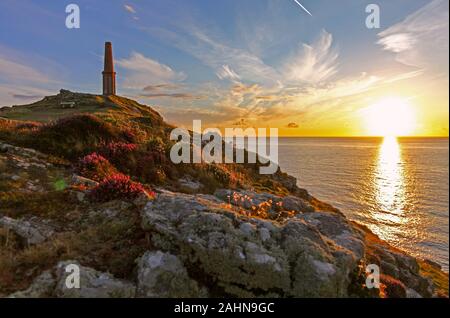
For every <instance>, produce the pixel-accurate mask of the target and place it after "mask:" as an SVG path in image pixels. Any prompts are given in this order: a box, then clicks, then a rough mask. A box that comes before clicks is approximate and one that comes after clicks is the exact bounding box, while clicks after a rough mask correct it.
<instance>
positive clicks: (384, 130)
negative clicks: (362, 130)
mask: <svg viewBox="0 0 450 318" xmlns="http://www.w3.org/2000/svg"><path fill="white" fill-rule="evenodd" d="M363 119H364V121H365V125H366V129H367V132H368V133H369V134H370V135H372V136H408V135H411V134H412V133H413V131H414V129H415V126H416V116H415V112H414V109H413V107H412V105H411V103H410V102H409V101H408V99H406V98H399V97H390V98H384V99H382V100H380V101H378V102H377V103H375V104H373V105H370V106H369V107H367V108H366V109H364V110H363Z"/></svg>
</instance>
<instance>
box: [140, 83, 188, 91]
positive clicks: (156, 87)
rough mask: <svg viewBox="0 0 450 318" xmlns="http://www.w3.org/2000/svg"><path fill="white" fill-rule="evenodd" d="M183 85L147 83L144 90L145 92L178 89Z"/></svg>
mask: <svg viewBox="0 0 450 318" xmlns="http://www.w3.org/2000/svg"><path fill="white" fill-rule="evenodd" d="M180 86H181V85H178V84H171V83H164V84H156V85H147V86H145V87H144V88H143V89H142V90H143V91H144V92H159V91H164V90H171V89H178V88H180Z"/></svg>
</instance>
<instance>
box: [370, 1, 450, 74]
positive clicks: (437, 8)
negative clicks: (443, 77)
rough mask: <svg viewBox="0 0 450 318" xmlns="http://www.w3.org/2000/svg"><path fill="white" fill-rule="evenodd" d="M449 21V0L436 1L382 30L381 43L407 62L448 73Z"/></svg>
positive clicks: (397, 57)
mask: <svg viewBox="0 0 450 318" xmlns="http://www.w3.org/2000/svg"><path fill="white" fill-rule="evenodd" d="M448 21H449V2H448V0H434V1H432V2H430V3H429V4H427V5H425V6H424V7H423V8H421V9H419V10H418V11H416V12H415V13H413V14H411V15H409V16H408V17H406V18H405V19H404V20H403V21H401V22H400V23H398V24H395V25H393V26H391V27H389V28H388V29H386V30H385V31H383V32H381V33H380V34H379V38H380V39H379V41H378V43H379V44H380V45H382V46H383V48H384V49H385V50H387V51H391V52H393V53H395V54H396V59H397V61H399V62H401V63H403V64H405V65H409V66H414V67H418V68H422V69H425V70H432V71H435V72H439V73H442V72H445V73H447V74H448V48H449V47H448V43H449V31H448V30H449V24H448Z"/></svg>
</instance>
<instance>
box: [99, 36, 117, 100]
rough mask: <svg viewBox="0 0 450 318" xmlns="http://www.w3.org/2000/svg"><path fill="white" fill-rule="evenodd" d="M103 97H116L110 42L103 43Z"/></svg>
mask: <svg viewBox="0 0 450 318" xmlns="http://www.w3.org/2000/svg"><path fill="white" fill-rule="evenodd" d="M102 74H103V95H116V72H114V61H113V54H112V44H111V42H106V43H105V66H104V69H103V73H102Z"/></svg>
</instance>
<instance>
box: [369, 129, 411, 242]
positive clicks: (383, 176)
mask: <svg viewBox="0 0 450 318" xmlns="http://www.w3.org/2000/svg"><path fill="white" fill-rule="evenodd" d="M374 183H375V194H376V203H377V207H376V211H374V215H373V216H374V218H375V220H377V221H378V222H379V224H378V231H377V232H378V233H377V234H379V235H380V236H382V238H384V239H387V238H388V237H390V236H391V235H392V234H393V233H391V231H390V230H389V228H390V229H392V226H398V225H401V224H403V223H405V222H406V221H407V219H406V217H405V215H404V214H405V177H404V171H403V161H402V155H401V149H400V146H399V143H398V141H397V138H395V137H385V138H384V141H383V143H382V145H381V146H380V149H379V154H378V161H377V167H376V171H375V180H374ZM383 224H384V225H386V226H385V227H384V226H383Z"/></svg>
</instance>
